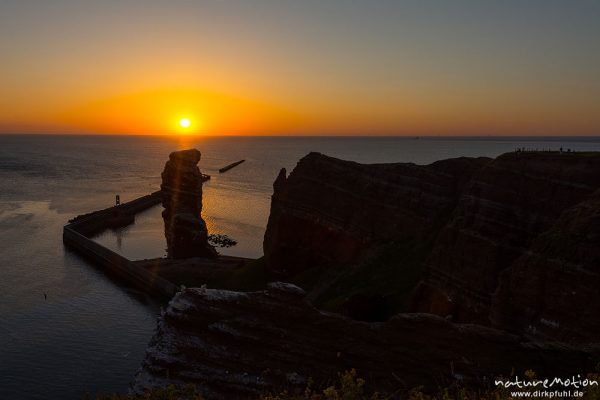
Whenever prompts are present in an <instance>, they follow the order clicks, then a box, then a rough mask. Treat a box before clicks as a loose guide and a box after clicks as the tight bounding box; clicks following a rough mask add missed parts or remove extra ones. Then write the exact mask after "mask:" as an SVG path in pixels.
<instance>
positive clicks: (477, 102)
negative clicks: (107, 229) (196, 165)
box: [0, 0, 600, 135]
mask: <svg viewBox="0 0 600 400" xmlns="http://www.w3.org/2000/svg"><path fill="white" fill-rule="evenodd" d="M0 57H1V59H0V132H3V133H21V132H22V133H107V134H124V133H127V134H178V133H186V132H188V133H194V134H207V135H215V134H227V135H240V134H241V135H243V134H253V135H273V134H290V135H301V134H309V135H318V134H328V135H599V134H600V1H592V0H590V1H585V0H581V1H578V0H572V1H558V0H537V1H535V0H530V1H526V0H520V1H512V0H506V1H494V2H493V1H481V0H473V1H459V0H454V1H447V0H440V1H429V0H415V1H401V0H374V1H366V0H365V1H356V0H318V1H317V0H302V1H300V0H296V1H285V0H272V1H258V0H235V1H234V0H231V1H217V0H215V1H201V0H197V1H183V0H170V1H166V0H165V1H158V0H146V1H140V0H104V1H91V0H72V1H71V0H39V1H38V0H2V2H1V3H0ZM184 118H187V119H188V120H189V121H190V127H188V128H184V127H182V126H181V125H180V121H181V120H182V119H184Z"/></svg>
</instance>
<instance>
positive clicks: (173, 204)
mask: <svg viewBox="0 0 600 400" xmlns="http://www.w3.org/2000/svg"><path fill="white" fill-rule="evenodd" d="M198 161H200V152H199V151H198V150H196V149H190V150H181V151H175V152H173V153H171V154H170V155H169V161H167V163H166V164H165V169H164V170H163V172H162V175H161V176H162V184H161V185H160V188H161V191H162V205H163V207H164V208H165V209H164V210H163V212H162V217H163V220H164V222H165V237H166V238H167V252H168V256H169V257H171V258H188V257H214V256H216V255H217V252H216V250H215V248H214V247H213V246H211V245H210V244H208V230H207V228H206V223H205V222H204V220H203V219H202V217H201V215H200V213H201V212H202V174H201V173H200V170H199V169H198V166H197V164H198Z"/></svg>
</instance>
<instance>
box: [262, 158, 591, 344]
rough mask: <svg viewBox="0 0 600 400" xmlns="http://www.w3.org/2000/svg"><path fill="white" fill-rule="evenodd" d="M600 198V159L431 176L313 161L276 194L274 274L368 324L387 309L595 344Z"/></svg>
mask: <svg viewBox="0 0 600 400" xmlns="http://www.w3.org/2000/svg"><path fill="white" fill-rule="evenodd" d="M599 188H600V153H569V154H560V153H558V152H554V153H553V152H516V153H507V154H504V155H502V156H500V157H498V158H496V159H494V160H491V159H485V158H479V159H469V158H459V159H450V160H444V161H439V162H436V163H433V164H430V165H425V166H418V165H414V164H377V165H361V164H358V163H353V162H348V161H342V160H336V159H334V158H331V157H327V156H324V155H321V154H316V153H311V154H309V155H308V156H306V157H304V158H303V159H302V160H300V162H299V163H298V165H297V166H296V168H295V169H294V170H293V171H292V173H291V174H290V175H289V177H286V174H285V171H282V173H280V175H279V177H278V178H277V180H276V182H275V184H274V194H273V197H272V203H271V215H270V217H269V222H268V227H267V231H266V233H265V240H264V251H265V261H266V263H267V266H268V268H269V269H270V270H272V271H274V272H276V273H279V274H280V275H282V276H284V277H286V279H292V280H293V281H296V280H297V281H299V282H300V283H301V284H303V286H304V287H306V288H308V289H309V290H310V293H309V295H308V297H309V299H311V300H312V301H314V302H315V304H317V305H319V306H326V307H327V308H328V309H336V310H340V311H341V310H345V309H348V310H350V311H349V312H348V314H349V315H353V314H352V311H351V310H352V309H356V310H358V311H357V317H358V318H361V319H365V317H364V316H361V315H362V314H364V310H368V309H369V308H370V307H373V305H374V304H375V305H377V304H384V307H387V308H388V312H387V315H388V316H389V315H393V314H394V313H396V312H398V311H403V310H404V311H415V312H428V313H430V312H431V313H436V314H438V315H440V316H443V317H448V318H451V319H452V320H453V321H456V322H475V323H480V324H484V325H490V324H493V325H495V326H498V327H501V328H506V329H511V330H513V331H515V332H518V333H525V334H528V335H532V334H536V335H538V336H539V337H548V338H554V339H559V340H564V341H571V342H593V341H598V337H600V318H599V317H597V315H600V313H598V311H600V298H598V296H594V295H592V293H595V291H596V290H597V287H598V283H599V281H600V280H599V277H598V274H599V273H600V271H599V270H598V265H600V264H599V263H598V249H599V248H600V234H599V233H598V232H599V231H600V227H599V224H600V220H599V218H598V214H599V212H600V211H599V210H600V202H599V201H598V197H599V195H598V189H599ZM307 275H309V276H310V277H311V279H312V281H310V280H309V281H307V280H306V278H305V277H306V276H307ZM381 296H383V302H382V300H381ZM357 299H359V300H360V299H362V304H360V301H358V300H357ZM357 301H358V302H359V304H358V305H357ZM386 302H387V303H386ZM573 307H575V309H572V308H573ZM367 319H368V318H367Z"/></svg>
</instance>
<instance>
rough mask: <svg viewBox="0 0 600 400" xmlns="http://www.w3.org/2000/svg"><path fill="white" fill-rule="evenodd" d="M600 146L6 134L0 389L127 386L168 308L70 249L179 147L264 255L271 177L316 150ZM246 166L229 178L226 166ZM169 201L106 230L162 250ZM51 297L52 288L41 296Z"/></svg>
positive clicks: (132, 247) (432, 153)
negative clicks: (81, 218) (65, 230)
mask: <svg viewBox="0 0 600 400" xmlns="http://www.w3.org/2000/svg"><path fill="white" fill-rule="evenodd" d="M561 146H562V147H564V148H565V149H566V148H571V149H573V150H600V140H599V139H598V138H591V139H589V138H588V139H563V138H554V139H539V138H537V139H535V138H509V139H494V138H462V139H461V138H452V139H441V138H436V139H434V138H421V139H418V140H417V139H414V138H410V139H406V138H370V139H365V138H186V137H182V138H159V137H116V136H115V137H112V136H111V137H99V136H77V137H68V136H11V135H4V136H0V399H17V398H18V399H49V398H60V399H62V400H69V399H81V398H82V396H83V395H84V394H85V393H86V392H88V393H92V394H94V393H97V392H99V391H102V392H105V393H106V392H123V391H126V390H127V387H128V384H129V382H130V381H131V378H132V376H133V374H134V372H135V370H136V369H137V368H138V366H139V365H140V362H141V360H142V358H143V355H144V349H145V347H146V344H147V343H148V340H149V339H150V337H151V335H152V331H153V329H154V326H155V318H156V314H157V312H158V309H159V306H160V305H158V304H156V303H154V302H152V301H151V300H149V299H148V298H147V297H146V296H145V295H143V294H141V293H138V292H136V291H134V290H131V289H128V288H126V287H123V286H120V285H119V283H118V282H115V281H112V280H110V279H109V278H107V277H106V276H104V275H103V274H102V273H101V272H99V271H98V270H96V269H95V268H94V267H93V266H92V265H90V264H89V263H87V262H86V261H85V260H83V259H81V258H80V257H78V256H77V255H75V254H73V253H71V252H70V251H68V250H67V249H65V248H64V247H63V244H62V240H61V234H62V226H63V225H64V224H65V223H66V221H67V220H68V219H70V218H72V217H74V216H75V215H78V214H81V213H85V212H89V211H92V210H96V209H99V208H104V207H107V206H110V205H112V204H113V202H114V196H115V194H120V195H121V198H122V200H123V201H127V200H131V199H134V198H136V197H138V196H141V195H144V194H147V193H150V192H152V191H154V190H156V189H157V188H158V187H159V184H160V173H161V171H162V168H163V166H164V163H165V161H166V159H167V158H168V154H169V153H170V152H171V151H173V150H177V149H183V148H190V147H196V148H198V149H200V150H201V152H202V160H201V161H200V168H201V170H202V172H204V173H207V174H210V175H212V177H213V178H212V179H211V180H210V182H208V183H207V184H205V186H204V201H203V203H204V211H203V213H204V218H205V219H206V221H207V223H208V226H209V230H210V231H211V232H212V233H224V234H227V235H229V236H231V237H232V238H234V239H236V240H238V242H239V244H238V245H237V246H235V247H232V248H230V249H225V250H223V252H224V253H226V254H232V255H239V256H245V257H259V256H260V255H261V253H262V248H261V247H262V238H263V234H264V229H265V226H266V222H267V219H268V213H269V203H270V196H271V194H272V183H273V180H274V179H275V177H276V176H277V174H278V172H279V170H280V168H282V167H285V168H287V169H288V171H290V170H291V169H292V168H293V167H294V165H295V164H296V162H297V161H298V160H299V159H300V158H301V157H302V156H304V155H306V154H307V153H308V152H310V151H319V152H322V153H325V154H328V155H331V156H335V157H339V158H343V159H349V160H355V161H359V162H365V163H375V162H399V161H402V162H414V163H418V164H426V163H430V162H433V161H436V160H439V159H444V158H449V157H458V156H492V157H493V156H497V155H499V154H501V153H504V152H507V151H513V150H514V149H515V148H517V147H528V148H540V149H546V148H552V149H558V148H559V147H561ZM240 159H246V162H245V163H244V164H242V165H240V166H239V167H236V168H234V169H232V170H230V171H229V172H227V173H225V174H219V173H218V172H217V170H218V168H220V167H222V166H224V165H227V164H229V163H231V162H234V161H237V160H240ZM160 212H161V208H160V207H155V208H152V209H150V210H147V211H145V212H144V213H141V214H139V215H138V216H137V218H136V222H135V224H134V225H132V226H129V227H126V228H124V229H120V230H116V231H107V232H104V233H103V234H101V235H99V236H98V237H97V238H96V240H98V241H99V242H101V243H103V244H104V245H106V246H108V247H110V248H112V249H114V250H116V251H119V252H121V253H122V254H124V255H126V256H127V257H130V258H135V259H138V258H150V257H161V256H163V255H164V253H165V243H164V235H163V231H162V228H163V227H162V219H161V217H160ZM44 293H45V294H46V295H47V298H45V297H44Z"/></svg>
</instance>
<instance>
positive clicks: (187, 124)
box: [179, 118, 192, 128]
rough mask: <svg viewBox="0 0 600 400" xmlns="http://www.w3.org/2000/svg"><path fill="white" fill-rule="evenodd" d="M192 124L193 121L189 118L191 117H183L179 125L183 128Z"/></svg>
mask: <svg viewBox="0 0 600 400" xmlns="http://www.w3.org/2000/svg"><path fill="white" fill-rule="evenodd" d="M191 124H192V123H191V122H190V120H189V119H187V118H182V119H181V120H180V121H179V126H181V127H182V128H189V127H190V125H191Z"/></svg>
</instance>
